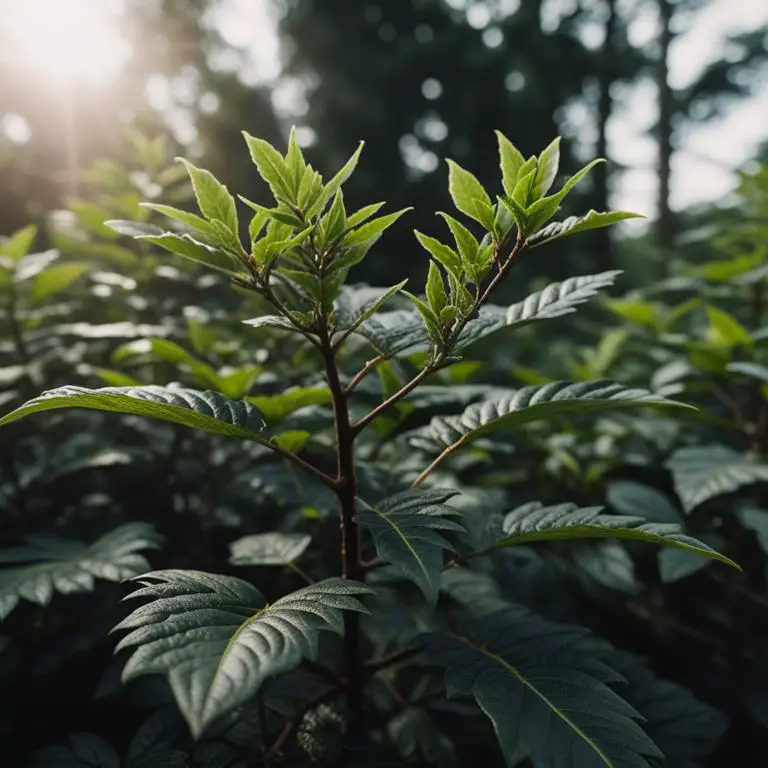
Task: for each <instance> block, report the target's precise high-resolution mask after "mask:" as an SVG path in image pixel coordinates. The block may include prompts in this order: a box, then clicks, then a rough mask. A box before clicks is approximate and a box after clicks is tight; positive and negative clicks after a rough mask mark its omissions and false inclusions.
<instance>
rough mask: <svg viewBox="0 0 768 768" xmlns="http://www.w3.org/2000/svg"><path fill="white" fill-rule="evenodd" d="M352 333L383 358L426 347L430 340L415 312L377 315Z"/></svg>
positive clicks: (402, 311) (407, 311)
mask: <svg viewBox="0 0 768 768" xmlns="http://www.w3.org/2000/svg"><path fill="white" fill-rule="evenodd" d="M355 333H357V334H358V335H359V336H362V337H363V338H365V339H367V340H368V341H369V342H370V343H371V345H372V346H373V348H374V349H375V350H376V352H378V353H379V354H380V355H382V356H383V357H385V358H390V357H397V356H399V355H403V354H406V353H410V352H416V351H419V352H423V351H426V350H428V349H429V347H430V337H429V334H428V333H427V330H426V328H425V326H424V323H423V322H422V319H421V315H420V314H419V313H418V312H415V311H412V310H407V309H395V310H392V311H390V312H379V313H378V314H375V315H373V316H372V317H369V318H368V319H367V320H366V321H365V322H363V323H361V324H360V325H359V326H358V328H357V329H356V331H355Z"/></svg>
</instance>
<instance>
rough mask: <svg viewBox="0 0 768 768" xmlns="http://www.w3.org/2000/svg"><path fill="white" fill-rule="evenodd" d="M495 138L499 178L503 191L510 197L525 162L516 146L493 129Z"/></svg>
mask: <svg viewBox="0 0 768 768" xmlns="http://www.w3.org/2000/svg"><path fill="white" fill-rule="evenodd" d="M495 133H496V139H497V141H498V144H499V165H500V167H501V178H502V184H503V186H504V192H505V193H506V194H507V196H509V197H512V193H513V192H514V191H515V185H516V184H517V179H518V174H519V172H520V169H521V168H522V167H523V164H524V163H525V158H524V157H523V156H522V154H521V153H520V151H519V150H518V149H517V147H516V146H515V145H514V144H513V143H512V142H511V141H510V140H509V139H508V138H507V137H506V136H504V134H503V133H501V131H495Z"/></svg>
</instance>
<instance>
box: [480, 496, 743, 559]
mask: <svg viewBox="0 0 768 768" xmlns="http://www.w3.org/2000/svg"><path fill="white" fill-rule="evenodd" d="M573 539H627V540H634V541H644V542H647V543H649V544H657V545H658V546H662V547H672V548H675V549H683V550H686V551H687V552H692V553H694V554H696V555H700V556H702V557H707V558H710V559H711V560H719V561H720V562H721V563H725V564H726V565H730V566H731V567H732V568H736V569H738V570H741V568H739V566H738V565H737V564H736V563H734V562H733V560H731V559H730V558H728V557H726V556H725V555H721V554H720V553H719V552H716V551H715V550H714V549H712V548H711V547H709V546H708V545H706V544H704V543H703V542H701V541H699V540H697V539H694V538H693V537H691V536H686V535H685V534H684V533H683V531H682V529H681V528H680V526H679V525H677V524H675V523H649V522H647V521H646V520H645V519H644V518H642V517H634V516H629V515H610V514H607V513H605V512H604V511H603V508H602V507H584V508H579V507H577V506H576V505H575V504H557V505H555V506H551V507H545V506H544V505H543V504H541V503H540V502H538V501H534V502H531V503H529V504H523V505H522V506H521V507H518V508H517V509H515V510H513V511H512V512H509V513H508V514H507V515H506V516H505V518H504V521H503V523H502V530H501V534H500V538H499V540H498V541H497V542H496V544H495V545H494V548H495V549H498V548H503V547H511V546H516V545H518V544H530V543H533V542H539V541H565V540H569V541H570V540H573Z"/></svg>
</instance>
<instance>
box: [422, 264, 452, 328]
mask: <svg viewBox="0 0 768 768" xmlns="http://www.w3.org/2000/svg"><path fill="white" fill-rule="evenodd" d="M426 296H427V303H428V304H429V307H430V309H431V310H432V311H433V312H434V313H435V314H437V315H438V316H439V315H440V312H442V310H443V309H444V308H445V307H446V306H447V305H448V294H447V293H446V291H445V282H444V281H443V276H442V274H441V273H440V268H439V267H438V266H437V264H435V262H434V261H430V262H429V272H428V273H427V286H426Z"/></svg>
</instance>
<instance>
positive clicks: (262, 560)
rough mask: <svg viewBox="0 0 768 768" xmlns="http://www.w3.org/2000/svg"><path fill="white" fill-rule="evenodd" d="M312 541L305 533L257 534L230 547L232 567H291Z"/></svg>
mask: <svg viewBox="0 0 768 768" xmlns="http://www.w3.org/2000/svg"><path fill="white" fill-rule="evenodd" d="M311 541H312V537H311V536H307V535H306V534H303V533H278V532H276V531H271V532H270V533H256V534H253V535H252V536H243V538H241V539H237V541H233V542H232V543H231V544H230V545H229V551H230V558H229V562H230V563H232V565H290V564H291V563H293V562H294V561H296V560H298V559H299V558H300V557H301V556H302V555H303V554H304V552H305V551H306V549H307V547H308V546H309V545H310V542H311Z"/></svg>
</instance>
